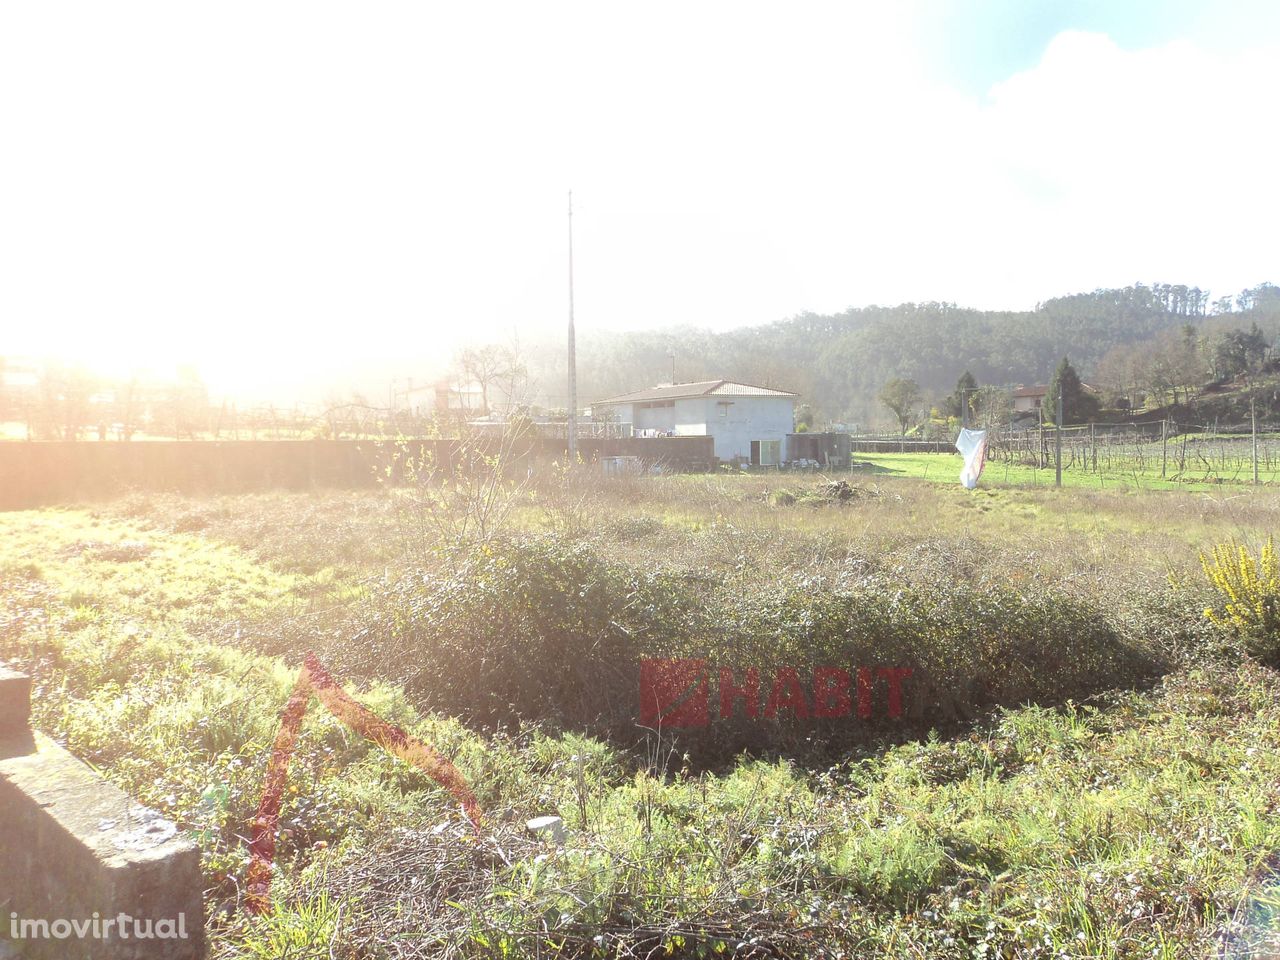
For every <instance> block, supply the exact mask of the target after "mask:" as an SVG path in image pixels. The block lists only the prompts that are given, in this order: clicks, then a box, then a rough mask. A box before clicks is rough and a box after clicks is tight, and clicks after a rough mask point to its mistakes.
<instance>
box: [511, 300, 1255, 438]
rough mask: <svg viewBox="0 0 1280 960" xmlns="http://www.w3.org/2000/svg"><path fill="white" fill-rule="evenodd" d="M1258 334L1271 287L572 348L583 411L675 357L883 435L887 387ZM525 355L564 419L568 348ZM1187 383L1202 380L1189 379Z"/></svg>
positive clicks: (684, 366) (600, 340)
mask: <svg viewBox="0 0 1280 960" xmlns="http://www.w3.org/2000/svg"><path fill="white" fill-rule="evenodd" d="M1255 323H1256V324H1257V325H1258V327H1259V329H1260V330H1261V331H1262V334H1263V336H1264V337H1265V339H1266V342H1267V343H1268V344H1270V343H1273V342H1274V341H1275V339H1276V337H1277V335H1278V334H1280V287H1276V286H1273V285H1271V284H1269V283H1264V284H1261V285H1260V286H1258V287H1254V288H1251V289H1249V290H1245V291H1243V292H1241V293H1240V294H1239V295H1238V296H1236V297H1222V298H1219V299H1216V300H1211V299H1210V296H1209V294H1208V292H1206V291H1203V290H1201V289H1199V288H1198V287H1186V286H1182V285H1172V284H1154V285H1151V286H1146V285H1144V284H1135V285H1133V286H1131V287H1125V288H1123V289H1116V290H1096V291H1094V292H1092V293H1081V294H1074V295H1071V296H1064V297H1057V298H1055V299H1052V300H1047V301H1045V302H1044V303H1041V304H1038V305H1037V306H1036V308H1035V309H1034V310H1030V311H1023V312H1013V311H983V310H972V309H968V308H965V307H959V306H957V305H955V304H951V303H904V304H900V305H898V306H895V307H880V306H870V307H859V308H851V309H849V310H846V311H844V312H842V313H837V314H832V315H820V314H813V313H806V314H801V315H800V316H797V317H793V318H791V319H788V320H780V321H778V322H776V323H772V324H767V325H765V326H760V327H744V328H741V329H737V330H730V331H727V332H724V333H712V332H710V331H708V330H702V329H696V328H673V329H656V330H651V331H643V332H630V333H592V332H591V331H590V328H589V326H588V327H587V329H586V330H584V331H583V332H581V333H580V335H579V340H578V381H579V396H580V399H581V401H582V402H583V403H584V404H588V403H590V402H591V401H592V400H595V399H599V398H601V397H605V396H609V395H611V394H615V393H622V392H625V391H629V390H634V389H637V388H640V387H644V386H649V385H652V384H655V383H658V382H665V381H670V380H671V377H672V355H673V354H674V363H675V376H676V379H677V380H680V381H687V380H699V379H709V378H713V377H728V378H733V379H741V380H745V381H748V382H752V383H759V384H763V385H767V386H777V387H784V388H787V389H791V390H795V391H797V392H799V393H801V394H802V395H803V396H804V398H805V400H806V401H807V402H809V403H810V404H812V406H813V407H814V409H815V411H816V412H817V414H818V416H819V417H820V418H821V419H830V420H836V421H846V422H857V423H868V424H869V423H879V422H887V420H888V416H887V412H886V411H885V410H884V409H883V407H881V406H880V404H879V402H878V400H877V399H876V397H877V393H878V391H879V390H880V388H881V387H882V386H883V385H884V383H885V382H886V381H888V380H890V379H892V378H895V377H907V378H911V379H914V380H915V381H916V382H917V383H919V385H920V387H921V390H922V392H923V395H924V397H925V398H926V399H940V398H941V397H943V396H944V395H945V394H947V393H949V392H950V391H951V389H952V388H953V387H954V386H955V383H956V379H957V377H958V376H959V375H960V374H961V373H962V372H964V371H965V370H968V371H970V372H972V373H973V375H974V376H975V377H976V378H977V379H978V381H979V382H980V383H984V384H998V385H1004V384H1014V383H1037V382H1039V383H1043V382H1046V381H1047V379H1048V378H1049V376H1050V374H1051V372H1052V370H1053V367H1054V365H1055V363H1056V362H1057V361H1058V360H1060V359H1061V358H1062V357H1063V356H1064V355H1066V356H1070V358H1071V360H1072V363H1073V364H1074V365H1075V366H1076V368H1077V369H1078V370H1079V371H1080V373H1081V375H1082V376H1083V377H1084V378H1085V379H1086V380H1089V379H1091V378H1094V377H1096V376H1097V375H1098V374H1099V372H1100V368H1102V369H1101V372H1104V373H1105V371H1106V368H1107V367H1108V366H1112V367H1114V366H1118V365H1120V364H1119V358H1120V357H1121V355H1122V354H1124V353H1125V350H1124V348H1126V347H1129V346H1131V345H1141V349H1140V350H1138V351H1136V354H1137V355H1138V356H1137V357H1136V359H1139V360H1142V359H1149V360H1150V361H1151V362H1153V363H1154V360H1155V358H1157V357H1158V356H1159V355H1160V353H1161V351H1162V350H1166V349H1168V350H1174V351H1176V350H1182V349H1183V347H1184V346H1185V344H1186V343H1187V342H1188V340H1187V338H1188V336H1189V332H1188V330H1187V327H1188V325H1190V326H1193V327H1194V328H1195V336H1194V338H1193V339H1194V340H1195V341H1196V343H1197V344H1200V345H1202V346H1204V345H1208V346H1212V344H1211V343H1210V341H1211V338H1214V337H1220V336H1222V335H1224V334H1225V333H1226V332H1227V331H1230V330H1235V329H1244V330H1247V329H1249V328H1250V327H1251V325H1252V324H1255ZM1180 345H1181V346H1180ZM524 353H525V356H526V359H527V362H528V365H529V371H530V374H531V377H532V380H533V383H534V384H535V386H536V388H537V390H538V392H539V393H540V394H541V395H542V397H543V398H544V402H546V403H547V405H548V406H551V407H559V406H563V405H564V404H565V396H564V387H563V384H564V382H565V366H564V359H563V355H564V350H563V345H562V344H561V343H558V342H555V343H551V342H544V343H537V344H526V345H525V350H524ZM1202 353H1203V354H1204V355H1205V357H1207V358H1208V359H1205V360H1204V361H1203V364H1204V366H1205V368H1206V369H1205V379H1207V378H1208V377H1209V375H1210V374H1211V372H1212V370H1211V367H1212V366H1213V362H1212V356H1213V353H1214V351H1213V349H1199V348H1197V350H1196V357H1197V358H1199V357H1200V356H1201V354H1202ZM1108 354H1110V357H1109V356H1108ZM1104 358H1106V362H1105V363H1104ZM1134 359H1135V358H1134V357H1128V359H1127V360H1126V364H1125V365H1126V367H1127V368H1128V369H1126V372H1125V374H1124V376H1134V377H1138V378H1142V377H1145V376H1147V373H1146V372H1145V371H1143V370H1138V369H1134V368H1135V367H1136V366H1140V364H1134V363H1133V362H1132V361H1133V360H1134ZM1194 363H1195V364H1200V363H1201V361H1200V360H1199V359H1197V360H1195V361H1194ZM1189 375H1193V376H1199V372H1198V367H1197V369H1196V370H1195V371H1190V372H1189ZM1150 377H1151V378H1152V379H1153V380H1154V379H1155V377H1156V374H1155V373H1154V372H1152V373H1150ZM1143 386H1145V384H1144V385H1143Z"/></svg>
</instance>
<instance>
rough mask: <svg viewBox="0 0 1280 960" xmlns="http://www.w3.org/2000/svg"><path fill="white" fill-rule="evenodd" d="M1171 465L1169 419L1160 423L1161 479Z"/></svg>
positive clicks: (1166, 418)
mask: <svg viewBox="0 0 1280 960" xmlns="http://www.w3.org/2000/svg"><path fill="white" fill-rule="evenodd" d="M1168 465H1169V418H1168V417H1165V418H1164V419H1163V420H1161V421H1160V479H1161V480H1163V479H1164V474H1165V470H1166V469H1167V467H1168Z"/></svg>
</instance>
